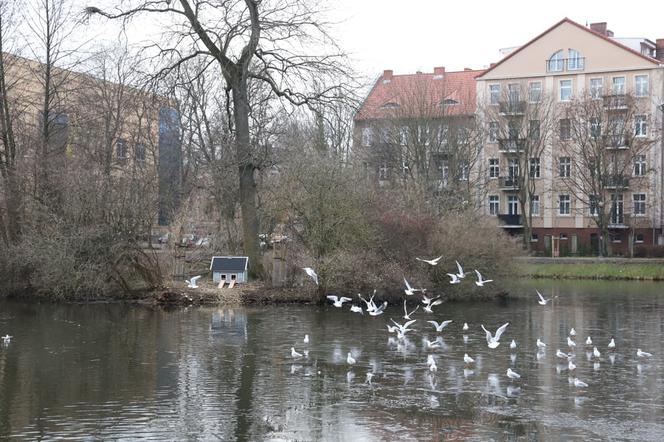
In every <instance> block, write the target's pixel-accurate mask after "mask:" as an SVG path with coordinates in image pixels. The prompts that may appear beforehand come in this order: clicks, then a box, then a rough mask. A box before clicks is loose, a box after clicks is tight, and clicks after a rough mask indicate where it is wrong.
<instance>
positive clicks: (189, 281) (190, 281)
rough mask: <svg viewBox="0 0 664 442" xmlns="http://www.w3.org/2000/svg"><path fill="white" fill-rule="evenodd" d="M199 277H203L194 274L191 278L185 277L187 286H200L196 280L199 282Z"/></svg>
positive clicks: (194, 287) (193, 287)
mask: <svg viewBox="0 0 664 442" xmlns="http://www.w3.org/2000/svg"><path fill="white" fill-rule="evenodd" d="M199 279H201V275H198V276H194V277H193V278H191V279H185V281H184V282H186V283H187V288H189V289H197V288H198V286H197V285H196V282H198V280H199Z"/></svg>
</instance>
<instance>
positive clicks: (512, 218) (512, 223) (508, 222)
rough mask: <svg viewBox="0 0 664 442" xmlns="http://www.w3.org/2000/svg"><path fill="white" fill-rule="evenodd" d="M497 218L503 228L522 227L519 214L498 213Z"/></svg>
mask: <svg viewBox="0 0 664 442" xmlns="http://www.w3.org/2000/svg"><path fill="white" fill-rule="evenodd" d="M498 220H499V221H500V222H501V223H503V225H502V227H503V228H505V229H520V228H521V227H523V219H522V218H521V215H498Z"/></svg>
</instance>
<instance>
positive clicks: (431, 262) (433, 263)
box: [415, 255, 443, 266]
mask: <svg viewBox="0 0 664 442" xmlns="http://www.w3.org/2000/svg"><path fill="white" fill-rule="evenodd" d="M442 257H443V255H440V256H439V257H438V258H434V259H422V258H415V259H416V260H418V261H422V262H426V263H427V264H429V265H432V266H435V265H438V261H440V259H441V258H442Z"/></svg>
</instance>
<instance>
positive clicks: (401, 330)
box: [390, 318, 417, 339]
mask: <svg viewBox="0 0 664 442" xmlns="http://www.w3.org/2000/svg"><path fill="white" fill-rule="evenodd" d="M390 321H392V323H393V324H394V325H396V326H397V329H398V330H397V331H396V332H397V338H399V339H403V338H404V337H405V336H406V333H408V332H409V331H413V329H410V328H408V327H410V326H411V324H414V323H415V322H417V319H411V320H410V321H408V322H406V323H405V324H403V325H401V324H399V323H398V322H396V321H395V320H394V319H392V318H390Z"/></svg>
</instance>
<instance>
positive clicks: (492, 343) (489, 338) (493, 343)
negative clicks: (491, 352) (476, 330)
mask: <svg viewBox="0 0 664 442" xmlns="http://www.w3.org/2000/svg"><path fill="white" fill-rule="evenodd" d="M508 325H510V323H509V322H506V323H505V324H503V325H501V326H500V327H499V328H498V330H496V334H495V336H493V335H491V332H490V331H489V330H487V329H486V328H484V324H482V330H484V333H486V343H487V345H488V346H489V348H496V347H498V346H499V345H500V342H498V340H499V339H500V337H501V336H502V334H503V333H505V330H506V329H507V326H508Z"/></svg>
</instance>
